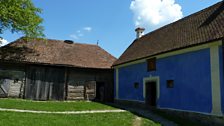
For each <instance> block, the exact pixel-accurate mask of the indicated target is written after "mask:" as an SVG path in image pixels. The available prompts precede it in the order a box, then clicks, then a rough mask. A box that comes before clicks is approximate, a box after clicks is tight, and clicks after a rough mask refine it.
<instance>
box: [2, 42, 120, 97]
mask: <svg viewBox="0 0 224 126" xmlns="http://www.w3.org/2000/svg"><path fill="white" fill-rule="evenodd" d="M0 59H1V60H0V96H1V97H21V98H25V99H33V100H99V101H112V100H113V71H112V69H111V66H112V64H113V62H114V61H115V60H116V58H115V57H113V56H112V55H111V54H109V53H108V52H106V51H105V50H103V49H102V48H100V47H99V46H98V45H90V44H80V43H74V42H72V41H68V40H66V41H60V40H50V39H48V40H46V39H24V38H20V39H18V40H16V41H15V42H12V43H10V44H8V45H6V46H4V47H1V48H0Z"/></svg>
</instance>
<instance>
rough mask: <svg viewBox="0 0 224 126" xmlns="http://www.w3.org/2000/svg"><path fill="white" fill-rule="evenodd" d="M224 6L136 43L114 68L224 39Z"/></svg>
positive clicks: (161, 30) (153, 33)
mask: <svg viewBox="0 0 224 126" xmlns="http://www.w3.org/2000/svg"><path fill="white" fill-rule="evenodd" d="M223 36H224V2H223V1H221V2H219V3H217V4H215V5H213V6H211V7H209V8H206V9H204V10H202V11H199V12H197V13H195V14H192V15H190V16H187V17H185V18H183V19H181V20H179V21H176V22H174V23H171V24H169V25H166V26H164V27H162V28H160V29H157V30H155V31H153V32H150V33H148V34H146V35H144V36H143V37H141V38H139V39H136V40H135V41H134V42H133V43H132V44H131V45H130V46H129V47H128V49H127V50H126V51H125V52H124V53H123V54H122V55H121V56H120V58H119V59H118V60H117V61H116V62H115V63H114V64H113V65H114V66H116V65H119V64H124V63H127V62H131V61H135V60H138V59H143V58H146V57H150V56H154V55H157V54H161V53H165V52H169V51H173V50H177V49H182V48H186V47H190V46H195V45H198V44H203V43H207V42H211V41H214V40H218V39H223Z"/></svg>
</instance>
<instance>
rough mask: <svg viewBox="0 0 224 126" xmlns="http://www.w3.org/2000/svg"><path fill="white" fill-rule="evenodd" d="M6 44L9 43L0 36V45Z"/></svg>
mask: <svg viewBox="0 0 224 126" xmlns="http://www.w3.org/2000/svg"><path fill="white" fill-rule="evenodd" d="M7 44H9V42H8V41H7V40H5V39H2V38H0V46H5V45H7Z"/></svg>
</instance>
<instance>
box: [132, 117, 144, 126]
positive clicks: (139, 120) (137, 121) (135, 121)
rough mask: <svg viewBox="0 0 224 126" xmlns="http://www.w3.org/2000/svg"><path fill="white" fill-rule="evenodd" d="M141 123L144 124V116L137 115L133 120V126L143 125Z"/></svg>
mask: <svg viewBox="0 0 224 126" xmlns="http://www.w3.org/2000/svg"><path fill="white" fill-rule="evenodd" d="M141 125H142V118H141V117H138V116H136V117H135V119H134V121H133V124H132V126H141Z"/></svg>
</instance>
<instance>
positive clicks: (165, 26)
mask: <svg viewBox="0 0 224 126" xmlns="http://www.w3.org/2000/svg"><path fill="white" fill-rule="evenodd" d="M220 3H224V1H223V0H222V1H220V2H217V3H215V4H213V5H212V6H209V7H206V8H204V9H202V10H200V11H197V12H195V13H192V14H190V15H188V16H186V17H183V18H181V19H179V20H177V21H174V22H172V23H169V24H167V25H164V26H162V27H160V28H158V29H155V30H153V31H151V32H149V33H147V34H145V35H143V36H142V37H141V38H140V39H142V38H144V37H145V36H147V35H149V34H152V33H154V32H157V31H160V30H162V29H165V28H167V27H168V26H170V25H174V24H176V23H179V22H181V21H183V20H186V19H188V18H189V17H192V16H195V15H199V14H201V13H202V12H204V11H205V10H208V9H211V8H213V7H214V6H217V5H218V4H220Z"/></svg>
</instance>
